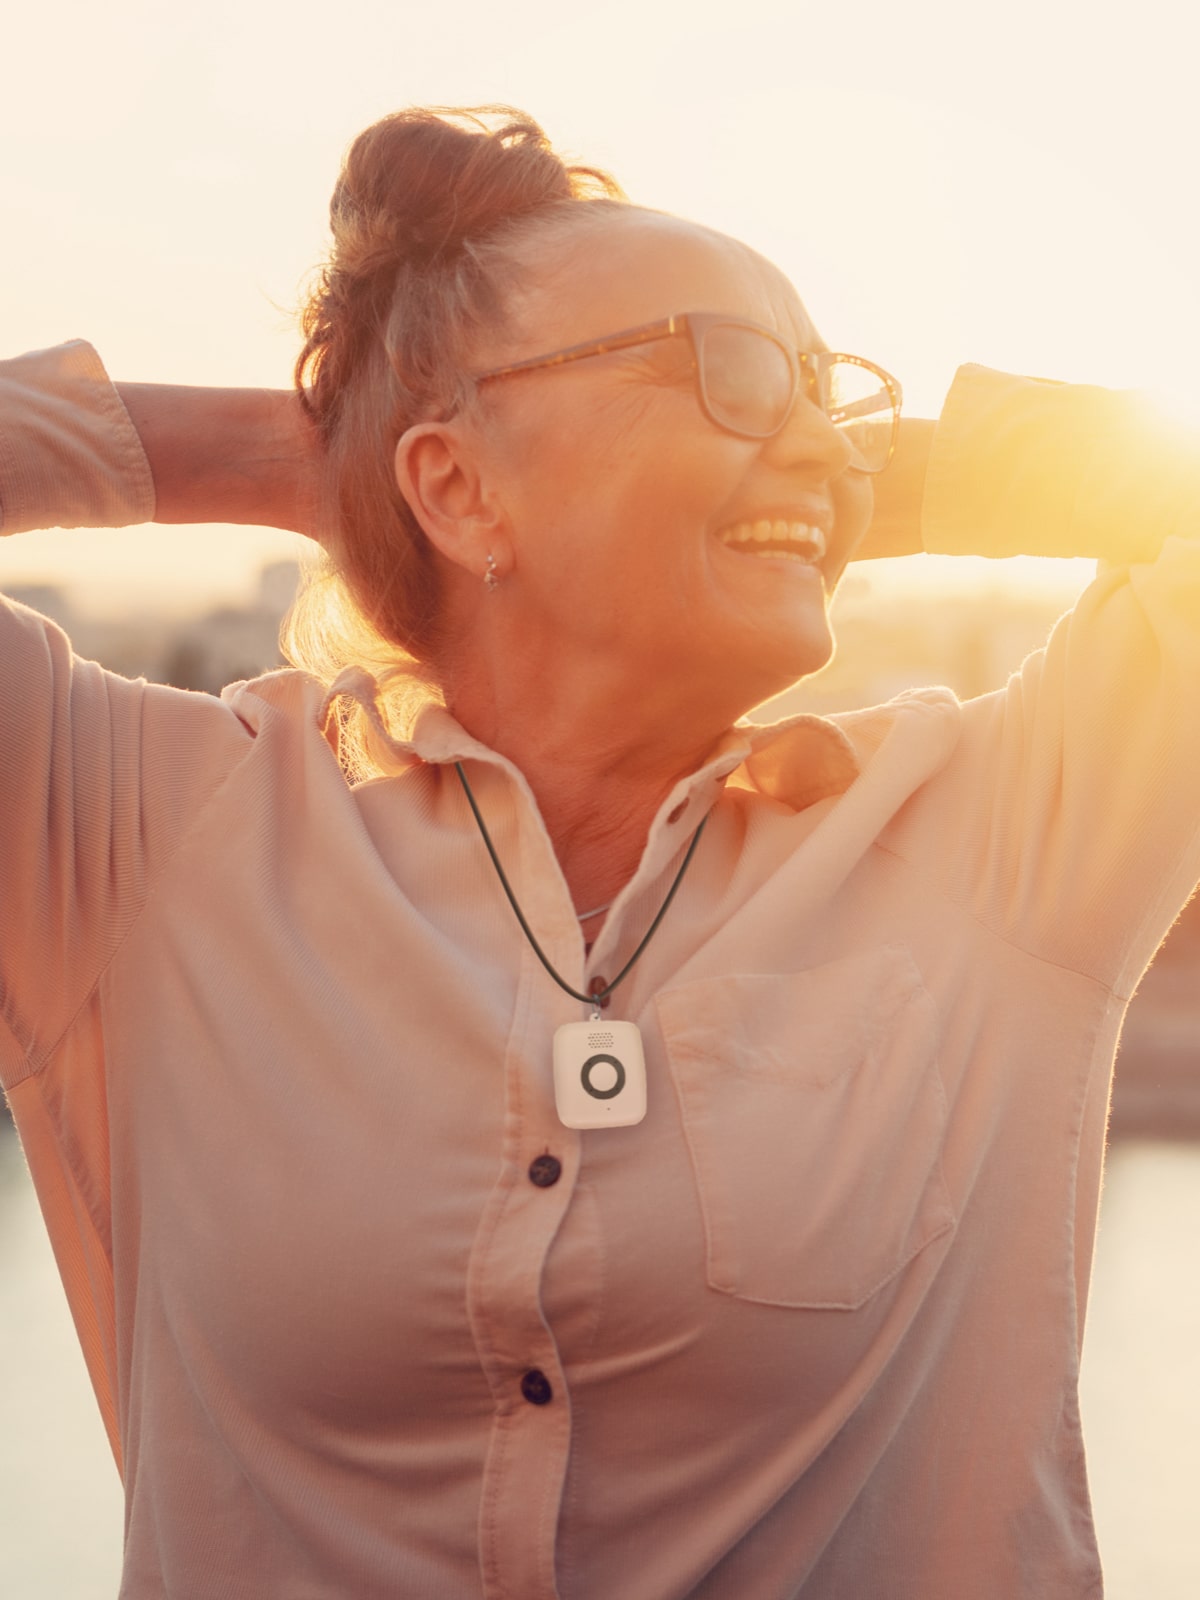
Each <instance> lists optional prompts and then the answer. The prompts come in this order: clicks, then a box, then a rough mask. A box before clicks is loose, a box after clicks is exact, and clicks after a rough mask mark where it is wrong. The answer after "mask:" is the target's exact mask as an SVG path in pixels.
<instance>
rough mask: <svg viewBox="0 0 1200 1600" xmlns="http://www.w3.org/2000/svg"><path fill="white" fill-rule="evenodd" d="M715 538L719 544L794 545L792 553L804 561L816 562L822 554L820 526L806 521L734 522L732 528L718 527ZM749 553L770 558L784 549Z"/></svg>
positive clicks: (734, 545) (822, 545) (823, 538)
mask: <svg viewBox="0 0 1200 1600" xmlns="http://www.w3.org/2000/svg"><path fill="white" fill-rule="evenodd" d="M717 537H718V539H720V541H721V543H722V544H724V545H729V546H732V547H738V546H741V547H745V546H746V545H755V544H790V545H795V547H796V549H795V555H796V556H800V557H802V558H803V559H804V560H806V561H820V559H821V557H822V556H823V555H824V554H825V535H824V534H823V533H822V532H821V530H820V528H815V527H813V526H812V524H811V523H808V522H785V521H783V520H776V521H771V520H769V519H768V518H766V517H761V518H759V520H758V521H756V522H737V523H735V524H734V525H733V527H732V528H722V530H721V532H720V533H719V534H718V535H717ZM753 553H754V554H755V555H759V554H762V555H766V556H769V557H771V558H774V557H775V556H776V555H777V554H779V555H782V554H783V553H784V552H782V551H779V552H776V551H773V550H771V551H761V552H760V551H757V550H756V551H754V552H753ZM788 554H789V555H790V554H791V552H790V551H789V552H788Z"/></svg>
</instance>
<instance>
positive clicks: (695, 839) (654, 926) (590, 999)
mask: <svg viewBox="0 0 1200 1600" xmlns="http://www.w3.org/2000/svg"><path fill="white" fill-rule="evenodd" d="M454 768H455V771H456V772H457V773H458V776H459V778H460V779H461V781H462V786H463V789H464V790H465V791H466V796H467V799H468V800H469V801H470V805H471V810H472V811H473V812H474V813H475V821H476V822H477V823H478V824H479V831H480V833H481V834H482V835H483V842H484V844H485V845H487V849H488V855H490V856H491V858H492V865H493V866H494V867H495V869H496V873H497V876H498V877H499V879H500V882H501V883H502V884H503V886H504V892H505V894H506V895H507V896H508V903H509V905H510V906H512V908H513V910H514V911H515V912H516V914H517V921H518V922H519V923H520V924H521V928H522V931H523V932H524V934H525V937H526V938H527V939H528V940H529V943H530V944H531V945H532V946H533V953H534V955H535V956H537V958H538V960H539V961H540V962H541V963H542V965H543V966H544V967H545V969H546V971H547V972H548V973H549V974H550V976H551V977H552V978H553V979H554V981H555V983H556V984H557V985H558V987H559V988H560V989H565V990H566V992H567V993H568V994H569V995H570V996H571V998H572V999H573V1000H580V1001H582V1002H583V1004H584V1005H585V1006H599V1004H600V1002H601V1001H602V1000H607V999H608V997H609V995H610V994H611V993H612V992H613V990H614V989H615V988H616V987H617V985H618V984H619V983H620V982H621V980H622V978H624V977H625V975H626V974H627V973H628V972H629V971H630V969H631V968H632V967H633V964H634V962H635V961H636V960H637V959H638V957H639V956H640V955H641V953H642V951H643V950H644V949H645V948H646V946H647V945H648V944H649V943H650V940H651V939H652V938H653V936H654V935H655V933H657V931H658V925H659V923H660V922H661V921H662V919H663V918H664V917H665V916H666V914H667V907H668V906H669V905H670V904H671V901H672V900H674V898H675V891H676V890H677V889H678V888H679V885H680V884H681V883H682V882H683V875H684V873H685V872H686V871H687V869H688V867H689V866H690V864H691V860H692V857H693V856H694V855H695V853H696V846H697V845H698V844H699V843H700V835H701V834H702V833H703V832H704V828H705V824H706V823H707V822H708V816H707V815H705V816H704V817H702V818H701V819H700V826H699V827H698V828H697V829H696V831H695V833H694V834H693V835H692V842H691V844H689V845H688V848H687V855H685V856H684V858H683V864H682V866H681V867H680V868H679V871H678V872H677V873H676V874H675V881H674V882H673V883H672V885H671V887H670V888H669V889H668V890H667V898H666V899H665V900H664V901H663V903H662V905H661V906H659V908H658V915H657V916H656V917H655V919H654V921H653V922H652V923H651V924H650V926H649V927H648V928H647V929H646V933H645V937H644V938H643V939H642V942H641V944H639V945H638V947H637V949H636V950H635V951H634V952H633V954H632V955H631V956H630V958H629V960H628V961H627V962H626V963H625V965H624V966H623V967H622V968H621V970H620V972H618V973H617V975H616V977H615V978H614V979H613V981H612V982H611V983H610V984H608V986H607V987H606V988H604V989H600V990H599V991H598V992H597V993H596V994H580V992H579V990H578V989H572V987H571V985H570V984H569V983H566V982H564V981H563V979H562V978H560V977H559V975H558V973H557V972H555V970H554V968H553V967H552V966H551V965H550V962H549V960H548V958H547V956H546V954H545V952H544V951H543V949H542V947H541V945H540V944H539V943H538V942H537V940H536V939H535V938H534V936H533V929H532V928H531V927H530V926H529V924H528V922H526V920H525V915H524V913H523V912H522V910H521V908H520V906H519V905H518V904H517V897H516V895H515V894H514V893H513V892H512V887H511V885H510V884H509V881H508V879H507V878H506V877H505V875H504V868H503V867H502V866H501V865H500V857H499V856H498V855H497V854H496V847H495V845H494V844H493V843H492V836H491V834H490V833H489V832H488V831H487V824H486V823H485V822H484V820H483V814H482V813H481V812H480V809H479V807H478V805H477V804H476V802H475V796H474V795H473V794H472V793H471V785H470V784H469V783H468V782H467V775H466V773H465V772H464V771H463V764H462V762H461V761H456V762H455V763H454ZM601 910H604V911H607V910H608V907H607V906H602V907H601ZM592 915H593V916H595V915H596V913H595V912H592ZM584 920H586V919H584Z"/></svg>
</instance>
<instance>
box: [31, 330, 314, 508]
mask: <svg viewBox="0 0 1200 1600" xmlns="http://www.w3.org/2000/svg"><path fill="white" fill-rule="evenodd" d="M131 424H132V426H131ZM319 466H320V446H319V443H318V440H317V435H316V430H315V429H314V428H313V426H312V424H311V423H310V422H309V420H308V417H307V415H306V413H305V412H304V409H303V407H302V406H301V404H300V400H299V397H298V396H297V395H296V394H295V393H294V392H292V391H288V390H270V389H200V388H188V387H180V386H174V385H165V384H142V383H129V384H121V385H118V386H117V387H116V388H114V387H113V386H112V385H111V384H110V383H109V380H108V375H107V373H106V372H105V370H104V367H103V366H102V364H101V362H100V359H99V357H98V356H97V355H96V353H95V351H94V350H92V349H91V347H90V346H89V345H86V344H84V343H82V342H81V341H74V342H71V343H68V344H63V345H59V346H57V347H56V348H54V349H52V350H41V351H35V352H33V353H32V354H30V355H27V356H19V357H17V358H16V359H15V360H10V361H0V533H20V532H23V531H26V530H29V529H34V528H76V527H95V528H105V527H110V528H111V527H124V526H126V525H128V524H130V523H137V522H150V521H154V522H164V523H183V522H229V523H249V524H255V525H261V526H265V527H277V528H287V529H290V530H292V531H294V532H297V533H304V534H308V535H310V536H312V537H317V536H318V535H319V531H320V516H319V514H318V509H317V508H318V482H319Z"/></svg>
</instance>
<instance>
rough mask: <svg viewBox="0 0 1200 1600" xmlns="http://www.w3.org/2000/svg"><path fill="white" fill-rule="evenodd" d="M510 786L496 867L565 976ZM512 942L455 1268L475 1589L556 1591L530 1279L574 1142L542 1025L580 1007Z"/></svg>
mask: <svg viewBox="0 0 1200 1600" xmlns="http://www.w3.org/2000/svg"><path fill="white" fill-rule="evenodd" d="M512 800H513V803H515V804H516V805H517V807H518V810H519V812H520V823H519V827H518V833H519V835H520V839H521V848H520V851H519V859H518V862H517V863H513V864H510V865H507V866H506V870H507V871H508V873H509V876H510V879H511V881H512V884H513V889H514V891H515V893H516V895H517V898H518V901H519V902H520V904H521V908H522V910H523V911H524V912H525V915H526V916H527V917H528V919H529V922H530V926H531V927H532V928H533V929H534V930H535V932H536V934H537V937H538V941H539V943H540V944H541V945H542V948H543V950H544V951H545V953H546V955H547V957H548V958H549V960H550V961H551V962H552V963H553V964H554V966H555V968H556V969H557V970H558V971H559V972H560V973H561V974H562V976H563V978H564V979H565V980H566V981H567V982H568V983H571V984H572V986H573V987H578V986H579V985H580V984H581V982H582V978H583V974H582V971H581V970H580V960H579V957H580V952H581V948H582V946H581V943H580V940H579V935H578V929H577V927H576V925H575V921H574V916H573V911H572V908H571V906H570V903H569V901H568V900H567V899H566V895H565V891H564V889H563V886H562V883H561V879H560V877H559V875H558V873H557V871H556V869H555V868H554V865H553V856H552V853H551V849H550V841H549V838H548V837H547V835H546V833H545V830H544V828H543V827H542V824H541V821H540V819H539V818H537V817H536V815H535V814H531V811H530V807H529V806H528V803H527V802H526V801H525V799H524V797H523V796H521V795H520V794H519V793H517V792H516V786H515V785H514V789H513V792H512ZM514 867H515V868H516V870H515V871H514ZM560 902H562V903H560ZM513 948H514V951H515V952H517V956H518V959H517V965H518V969H519V977H518V983H517V999H516V1007H515V1012H514V1018H513V1025H512V1028H511V1031H510V1034H509V1038H508V1040H507V1044H506V1047H505V1053H504V1063H503V1072H504V1085H505V1105H504V1123H503V1129H502V1134H501V1152H500V1173H499V1176H498V1178H497V1181H496V1183H495V1185H494V1187H493V1189H492V1191H491V1194H490V1195H489V1197H488V1201H487V1204H486V1206H485V1208H484V1213H483V1217H482V1219H481V1222H480V1226H479V1229H478V1232H477V1234H476V1237H475V1241H474V1244H473V1246H472V1250H471V1257H470V1262H469V1265H468V1271H467V1302H468V1310H469V1314H470V1318H471V1326H472V1331H473V1333H474V1337H475V1342H476V1346H477V1348H478V1351H479V1357H480V1362H481V1364H482V1366H483V1369H484V1372H485V1374H486V1376H487V1379H488V1382H489V1384H490V1386H491V1391H492V1400H493V1414H492V1427H491V1433H490V1438H489V1441H488V1450H487V1459H486V1463H485V1467H484V1479H483V1490H482V1495H481V1500H480V1512H479V1559H480V1573H481V1577H482V1582H483V1593H484V1595H485V1596H486V1597H487V1600H502V1597H503V1600H557V1597H558V1589H557V1586H556V1581H555V1541H556V1537H557V1531H558V1516H559V1506H560V1502H561V1498H562V1490H563V1484H564V1482H565V1478H566V1470H567V1461H568V1457H569V1455H570V1447H571V1403H570V1395H569V1393H568V1391H567V1383H566V1374H565V1371H564V1369H563V1365H562V1361H561V1359H560V1355H559V1351H558V1347H557V1344H556V1342H555V1339H554V1335H553V1333H552V1332H551V1330H550V1328H549V1325H548V1324H547V1322H546V1319H545V1316H544V1314H543V1311H542V1299H541V1286H542V1276H543V1271H544V1268H545V1264H546V1258H547V1256H548V1254H549V1251H550V1247H551V1245H552V1243H553V1241H554V1237H555V1234H556V1233H557V1231H558V1228H559V1225H560V1223H561V1222H562V1219H563V1217H564V1215H565V1214H566V1210H567V1207H568V1205H569V1204H570V1201H571V1197H572V1194H573V1192H574V1189H575V1183H576V1179H577V1176H578V1172H579V1162H580V1153H581V1148H580V1135H579V1134H578V1132H576V1131H574V1130H572V1129H569V1128H566V1127H564V1126H563V1125H562V1123H561V1122H560V1121H559V1120H558V1117H557V1114H556V1112H555V1109H554V1101H553V1094H552V1092H548V1086H549V1083H550V1076H549V1063H550V1060H551V1051H552V1044H553V1037H554V1030H555V1028H556V1027H558V1026H559V1024H560V1023H563V1022H573V1021H577V1020H579V1018H580V1016H581V1015H582V1010H581V1007H580V1005H579V1003H578V1002H577V1001H574V1000H572V999H571V998H570V996H568V995H566V994H564V993H563V991H562V990H560V989H559V988H558V986H557V985H556V984H555V983H554V980H553V979H552V978H551V977H550V976H549V974H548V973H547V972H546V970H545V968H544V967H543V966H542V964H541V962H540V961H539V960H538V959H537V957H536V955H535V954H534V952H533V950H532V949H531V948H530V946H529V944H528V942H527V941H526V939H525V938H524V936H523V935H522V933H521V932H520V929H519V928H518V927H517V924H516V919H515V918H514V921H513Z"/></svg>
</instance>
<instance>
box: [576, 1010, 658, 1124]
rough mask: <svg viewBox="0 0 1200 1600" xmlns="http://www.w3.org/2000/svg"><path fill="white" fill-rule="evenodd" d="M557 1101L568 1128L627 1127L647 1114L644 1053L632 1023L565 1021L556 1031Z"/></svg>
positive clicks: (640, 1037) (595, 1020)
mask: <svg viewBox="0 0 1200 1600" xmlns="http://www.w3.org/2000/svg"><path fill="white" fill-rule="evenodd" d="M554 1101H555V1104H556V1106H557V1107H558V1115H559V1120H560V1121H561V1122H562V1123H563V1125H564V1127H567V1128H628V1127H630V1126H632V1124H633V1123H635V1122H640V1121H641V1120H642V1118H643V1117H644V1116H645V1115H646V1058H645V1057H644V1056H643V1054H642V1036H641V1034H640V1033H639V1032H638V1030H637V1028H636V1026H635V1025H634V1024H633V1023H632V1022H603V1021H601V1020H600V1019H598V1018H595V1017H593V1018H592V1020H591V1021H590V1022H564V1023H563V1025H562V1027H561V1028H559V1029H558V1030H557V1032H556V1033H555V1035H554Z"/></svg>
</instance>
